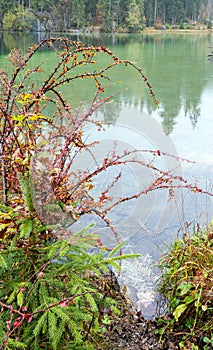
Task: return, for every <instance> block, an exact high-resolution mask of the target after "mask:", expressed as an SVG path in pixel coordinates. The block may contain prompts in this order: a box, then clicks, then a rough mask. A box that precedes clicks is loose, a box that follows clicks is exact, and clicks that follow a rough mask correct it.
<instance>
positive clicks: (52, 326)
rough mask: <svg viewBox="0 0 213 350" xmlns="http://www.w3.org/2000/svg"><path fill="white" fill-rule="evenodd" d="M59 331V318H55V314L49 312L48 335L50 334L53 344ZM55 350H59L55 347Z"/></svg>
mask: <svg viewBox="0 0 213 350" xmlns="http://www.w3.org/2000/svg"><path fill="white" fill-rule="evenodd" d="M56 329H57V318H56V317H55V314H54V313H53V312H51V310H49V312H48V334H49V339H50V341H51V342H52V341H53V339H54V337H55V333H56ZM53 349H54V350H57V349H56V348H55V347H54V348H53Z"/></svg>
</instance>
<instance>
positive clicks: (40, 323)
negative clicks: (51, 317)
mask: <svg viewBox="0 0 213 350" xmlns="http://www.w3.org/2000/svg"><path fill="white" fill-rule="evenodd" d="M47 317H48V311H46V312H44V313H43V315H41V317H40V318H39V320H38V321H37V323H36V326H35V328H34V329H33V335H34V336H35V337H36V338H38V337H39V334H40V333H41V330H42V329H43V330H44V329H45V328H46V327H47ZM45 325H46V326H45Z"/></svg>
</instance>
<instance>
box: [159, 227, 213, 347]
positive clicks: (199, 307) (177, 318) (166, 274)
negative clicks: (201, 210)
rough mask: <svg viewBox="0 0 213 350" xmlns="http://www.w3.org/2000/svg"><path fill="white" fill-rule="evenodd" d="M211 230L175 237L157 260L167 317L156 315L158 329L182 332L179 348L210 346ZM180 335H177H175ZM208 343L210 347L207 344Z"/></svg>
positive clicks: (212, 295)
mask: <svg viewBox="0 0 213 350" xmlns="http://www.w3.org/2000/svg"><path fill="white" fill-rule="evenodd" d="M212 266H213V231H212V228H211V227H209V228H208V230H207V231H201V232H198V233H196V234H193V235H192V236H189V235H187V234H186V235H185V237H184V239H182V240H177V241H175V243H174V244H173V246H172V248H171V250H170V251H169V252H168V253H166V254H165V255H164V256H163V257H162V259H161V262H160V269H161V271H162V276H161V278H160V281H159V285H158V288H159V292H160V293H161V295H163V297H164V298H165V300H166V302H167V304H168V312H169V314H171V316H170V318H165V319H162V318H161V319H159V324H160V326H159V327H160V330H158V333H161V334H164V333H166V332H169V333H170V334H171V333H172V334H174V337H175V334H176V333H179V332H181V338H182V340H181V341H180V348H184V349H186V348H187V349H188V347H186V346H189V345H186V344H191V345H190V346H192V347H191V348H192V349H201V348H202V349H210V348H211V342H212V337H213V318H212V310H213V293H212V291H213V269H212ZM178 339H180V337H179V338H178ZM208 346H209V347H208Z"/></svg>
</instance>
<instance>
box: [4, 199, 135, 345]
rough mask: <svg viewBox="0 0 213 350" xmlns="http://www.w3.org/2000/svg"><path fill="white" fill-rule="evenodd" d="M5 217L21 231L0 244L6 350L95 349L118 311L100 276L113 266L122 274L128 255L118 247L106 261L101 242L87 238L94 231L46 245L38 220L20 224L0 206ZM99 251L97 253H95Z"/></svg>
mask: <svg viewBox="0 0 213 350" xmlns="http://www.w3.org/2000/svg"><path fill="white" fill-rule="evenodd" d="M3 213H4V217H5V220H7V222H8V223H9V220H11V222H13V224H14V227H15V226H16V227H18V230H17V232H16V233H15V232H14V231H13V235H14V237H13V239H12V240H11V237H10V235H9V234H6V235H5V237H4V238H3V239H1V242H0V244H1V255H0V262H1V266H0V279H1V281H2V282H3V283H2V284H1V288H0V305H1V314H0V325H1V327H0V344H1V345H2V346H3V347H2V348H3V349H5V350H9V349H27V350H35V349H36V350H39V349H47V350H50V349H53V350H56V349H76V350H77V349H79V350H80V349H81V350H82V349H94V348H95V345H94V344H95V342H96V341H97V340H99V339H101V342H102V343H103V342H104V341H103V334H104V330H105V327H104V321H105V318H106V317H108V322H110V317H113V315H115V314H119V310H118V308H117V306H116V298H115V295H114V296H113V298H112V297H111V296H110V293H109V291H110V286H108V287H107V280H106V279H105V282H104V283H103V282H102V276H105V275H107V274H108V273H109V267H108V266H109V265H111V266H114V268H115V269H120V265H119V260H120V259H123V258H128V257H130V255H124V256H120V255H119V251H120V249H121V246H117V247H116V248H114V249H113V250H111V251H110V252H108V254H107V256H106V250H105V247H103V246H102V245H101V246H100V241H99V239H98V237H97V236H96V235H94V234H92V233H88V230H89V229H91V227H88V228H87V229H84V230H82V231H81V232H78V233H77V234H75V235H72V236H71V238H70V239H67V240H65V239H59V240H57V241H56V242H51V241H49V240H48V239H46V241H45V240H44V233H45V232H46V231H47V230H48V228H47V227H43V226H42V225H41V223H40V222H39V220H38V219H35V218H32V217H28V218H25V219H24V218H22V219H20V216H19V215H17V213H16V212H15V211H14V210H13V209H12V208H10V207H7V206H3V205H1V215H3ZM0 228H1V229H2V230H3V224H1V227H0ZM33 230H34V234H35V235H36V238H35V240H34V241H33V239H32V235H33ZM8 232H9V231H8ZM14 233H15V234H14ZM46 238H48V236H47V235H46ZM98 242H99V244H98ZM98 245H99V246H100V247H99V248H98ZM95 246H96V250H97V252H96V253H95V254H91V249H92V248H93V249H94V247H95ZM111 295H113V293H112V292H111ZM104 309H107V310H110V316H109V315H108V314H107V313H106V312H105V313H104V312H103V310H104ZM99 349H101V347H99Z"/></svg>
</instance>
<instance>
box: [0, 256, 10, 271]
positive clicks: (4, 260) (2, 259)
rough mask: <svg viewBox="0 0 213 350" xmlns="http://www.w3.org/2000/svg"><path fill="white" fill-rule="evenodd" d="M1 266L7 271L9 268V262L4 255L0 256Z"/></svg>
mask: <svg viewBox="0 0 213 350" xmlns="http://www.w3.org/2000/svg"><path fill="white" fill-rule="evenodd" d="M0 265H1V268H3V269H4V270H7V268H8V265H7V261H6V259H5V258H4V257H3V254H2V253H1V254H0Z"/></svg>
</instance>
